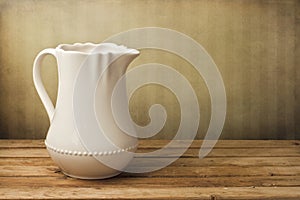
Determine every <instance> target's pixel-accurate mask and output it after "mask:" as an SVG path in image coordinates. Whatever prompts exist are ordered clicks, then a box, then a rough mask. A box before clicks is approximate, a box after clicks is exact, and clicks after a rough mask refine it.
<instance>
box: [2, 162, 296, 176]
mask: <svg viewBox="0 0 300 200" xmlns="http://www.w3.org/2000/svg"><path fill="white" fill-rule="evenodd" d="M131 169H134V167H132V168H131ZM145 169H147V167H145ZM58 172H60V170H59V168H58V167H56V166H11V165H2V166H0V176H3V177H10V176H20V177H23V176H37V177H38V176H62V174H61V173H58ZM299 175H300V166H292V167H283V166H281V167H279V166H275V167H268V166H260V167H256V166H204V167H177V166H176V167H173V166H169V167H166V168H163V169H161V170H158V171H155V172H151V173H142V174H131V173H123V174H122V175H121V176H135V177H222V176H299Z"/></svg>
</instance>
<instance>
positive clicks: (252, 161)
mask: <svg viewBox="0 0 300 200" xmlns="http://www.w3.org/2000/svg"><path fill="white" fill-rule="evenodd" d="M161 159H163V158H157V162H154V161H153V160H152V159H151V160H148V159H144V158H137V159H134V160H133V161H132V163H133V164H134V162H138V163H140V162H143V163H145V165H149V166H155V165H156V164H157V163H159V162H160V160H161ZM2 165H10V166H56V165H55V164H54V163H53V161H52V160H51V159H50V158H48V157H47V158H26V159H24V158H22V157H21V158H18V157H17V158H0V166H2ZM171 166H174V167H175V166H179V167H203V166H300V157H276V158H274V157H241V158H237V157H228V158H226V157H215V158H209V157H206V158H204V159H197V158H180V159H178V160H176V161H175V162H174V163H172V164H171Z"/></svg>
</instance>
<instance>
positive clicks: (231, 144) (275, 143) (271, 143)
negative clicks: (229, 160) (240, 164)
mask: <svg viewBox="0 0 300 200" xmlns="http://www.w3.org/2000/svg"><path fill="white" fill-rule="evenodd" d="M169 142H170V140H139V148H161V147H163V146H165V145H166V144H168V143H169ZM202 142H203V140H194V141H193V142H192V144H191V146H190V148H198V149H199V148H200V147H201V144H202ZM185 143H186V142H185V141H178V142H177V145H178V147H182V144H185ZM188 143H190V142H188ZM175 144H176V143H175ZM299 146H300V140H218V142H217V143H216V146H215V147H214V148H257V147H259V148H279V147H280V148H291V147H299Z"/></svg>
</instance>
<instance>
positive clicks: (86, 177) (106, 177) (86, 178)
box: [61, 171, 122, 180]
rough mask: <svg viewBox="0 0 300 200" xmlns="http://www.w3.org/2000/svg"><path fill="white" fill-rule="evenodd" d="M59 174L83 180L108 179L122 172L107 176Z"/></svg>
mask: <svg viewBox="0 0 300 200" xmlns="http://www.w3.org/2000/svg"><path fill="white" fill-rule="evenodd" d="M61 172H62V173H63V174H64V175H66V176H68V177H71V178H76V179H85V180H96V179H108V178H112V177H115V176H118V175H119V174H121V173H122V172H116V173H115V174H110V175H108V176H76V175H72V174H68V173H66V172H64V171H61Z"/></svg>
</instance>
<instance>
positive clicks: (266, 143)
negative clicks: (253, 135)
mask: <svg viewBox="0 0 300 200" xmlns="http://www.w3.org/2000/svg"><path fill="white" fill-rule="evenodd" d="M169 142H170V140H139V148H161V147H163V146H165V145H166V144H168V143H169ZM177 143H178V147H181V145H180V144H181V143H182V141H181V142H177ZM201 144H202V140H194V141H193V142H192V145H191V148H200V147H201ZM295 146H300V140H219V141H218V142H217V144H216V146H215V147H214V148H256V147H264V148H266V147H268V148H279V147H281V148H291V147H295ZM26 147H29V148H39V147H43V148H44V147H45V144H44V140H3V139H2V140H0V148H26Z"/></svg>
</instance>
